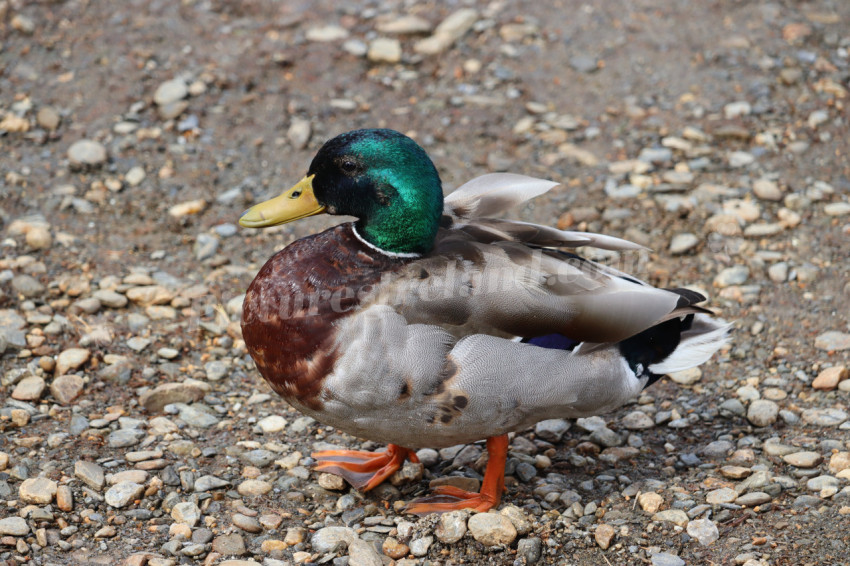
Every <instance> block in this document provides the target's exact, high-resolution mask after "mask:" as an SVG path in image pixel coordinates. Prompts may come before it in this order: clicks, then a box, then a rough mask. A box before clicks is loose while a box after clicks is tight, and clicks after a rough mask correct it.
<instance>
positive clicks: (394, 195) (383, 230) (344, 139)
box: [239, 129, 443, 254]
mask: <svg viewBox="0 0 850 566" xmlns="http://www.w3.org/2000/svg"><path fill="white" fill-rule="evenodd" d="M320 212H326V213H328V214H343V215H349V216H356V217H357V218H358V221H357V224H356V228H357V231H358V233H359V234H360V235H361V237H362V238H364V239H365V240H366V241H367V242H369V243H370V244H372V245H374V246H377V247H378V248H381V249H382V250H384V251H387V252H391V253H401V254H410V253H412V254H423V253H426V252H428V251H429V250H430V249H431V248H432V247H433V244H434V236H436V234H437V228H438V227H439V222H440V216H441V215H442V212H443V190H442V185H441V183H440V176H439V174H438V173H437V169H436V168H435V167H434V164H433V163H432V162H431V159H430V158H429V157H428V155H427V154H426V153H425V150H423V149H422V148H421V147H419V145H418V144H417V143H416V142H415V141H413V140H412V139H410V138H409V137H407V136H405V135H403V134H400V133H399V132H396V131H394V130H382V129H381V130H379V129H372V130H354V131H352V132H347V133H345V134H341V135H339V136H337V137H335V138H333V139H332V140H330V141H328V142H327V143H325V145H324V146H322V149H320V150H319V153H317V154H316V157H314V158H313V162H312V163H311V164H310V169H309V170H308V171H307V175H306V176H305V177H304V178H303V179H302V180H301V181H300V182H299V183H298V184H297V185H295V186H294V187H293V188H291V189H289V190H288V191H286V192H284V193H283V194H281V195H280V196H278V197H276V198H274V199H272V200H269V201H266V202H263V203H260V204H258V205H256V206H254V207H252V208H251V209H249V210H248V211H247V212H245V214H243V215H242V218H240V220H239V223H240V224H241V225H242V226H246V227H249V228H259V227H263V226H274V225H277V224H283V223H284V222H291V221H293V220H297V219H299V218H304V217H306V216H311V215H313V214H319V213H320Z"/></svg>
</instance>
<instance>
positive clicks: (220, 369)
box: [204, 360, 230, 381]
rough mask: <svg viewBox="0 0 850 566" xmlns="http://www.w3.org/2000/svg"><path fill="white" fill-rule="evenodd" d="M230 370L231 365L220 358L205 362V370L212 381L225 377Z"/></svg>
mask: <svg viewBox="0 0 850 566" xmlns="http://www.w3.org/2000/svg"><path fill="white" fill-rule="evenodd" d="M228 371H230V366H229V365H228V364H226V363H224V362H222V361H220V360H213V361H210V362H207V363H206V364H204V372H205V373H206V376H207V379H208V380H210V381H220V380H221V379H224V377H225V376H226V375H227V372H228Z"/></svg>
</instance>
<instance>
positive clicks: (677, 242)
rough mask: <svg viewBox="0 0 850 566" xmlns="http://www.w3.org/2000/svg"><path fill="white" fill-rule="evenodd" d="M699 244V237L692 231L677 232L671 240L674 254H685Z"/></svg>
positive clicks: (671, 248) (671, 251) (671, 250)
mask: <svg viewBox="0 0 850 566" xmlns="http://www.w3.org/2000/svg"><path fill="white" fill-rule="evenodd" d="M697 244H699V238H698V237H697V236H696V235H694V234H691V233H690V232H686V233H684V234H676V235H675V236H673V239H672V240H671V241H670V253H671V254H673V255H679V254H683V253H685V252H686V251H688V250H691V249H693V248H694V247H696V245H697Z"/></svg>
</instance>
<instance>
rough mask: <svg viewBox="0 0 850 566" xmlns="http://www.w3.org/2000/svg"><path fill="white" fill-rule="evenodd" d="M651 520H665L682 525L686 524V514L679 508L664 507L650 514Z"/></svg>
mask: <svg viewBox="0 0 850 566" xmlns="http://www.w3.org/2000/svg"><path fill="white" fill-rule="evenodd" d="M652 520H653V521H666V522H668V523H673V524H674V525H679V526H680V527H684V526H685V525H687V524H688V521H689V519H688V514H687V513H685V512H684V511H682V510H681V509H665V510H664V511H658V512H657V513H655V514H654V515H653V516H652Z"/></svg>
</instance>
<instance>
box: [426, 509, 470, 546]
mask: <svg viewBox="0 0 850 566" xmlns="http://www.w3.org/2000/svg"><path fill="white" fill-rule="evenodd" d="M468 519H469V512H468V511H465V510H461V511H450V512H448V513H444V514H442V515H440V519H439V521H438V523H437V528H436V529H435V530H434V534H435V535H436V536H437V540H439V541H440V542H442V543H444V544H454V543H456V542H457V541H459V540H460V539H462V538H463V535H465V534H466V522H467V520H468Z"/></svg>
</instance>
